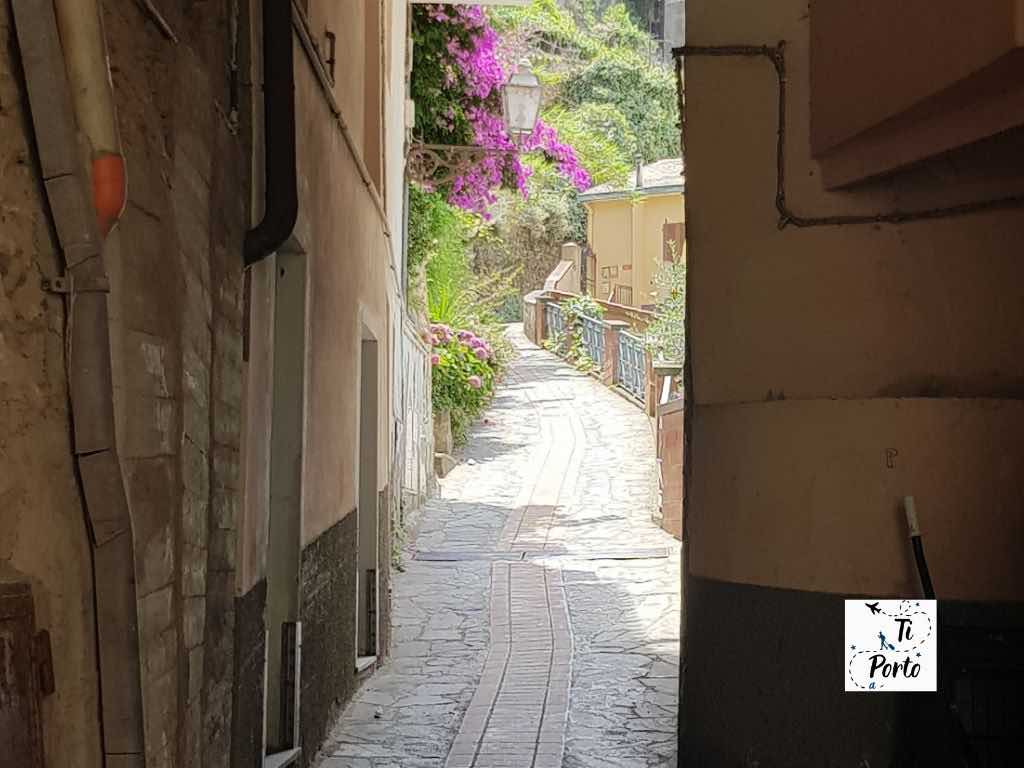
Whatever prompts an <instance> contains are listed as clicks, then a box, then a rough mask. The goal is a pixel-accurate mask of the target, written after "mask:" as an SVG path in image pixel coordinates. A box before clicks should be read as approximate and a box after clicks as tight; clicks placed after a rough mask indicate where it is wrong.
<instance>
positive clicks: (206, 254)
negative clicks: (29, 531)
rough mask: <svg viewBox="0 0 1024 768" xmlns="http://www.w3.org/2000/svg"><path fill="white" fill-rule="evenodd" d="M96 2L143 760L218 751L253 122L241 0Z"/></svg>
mask: <svg viewBox="0 0 1024 768" xmlns="http://www.w3.org/2000/svg"><path fill="white" fill-rule="evenodd" d="M159 8H160V12H161V13H162V15H163V19H164V21H166V23H167V26H168V27H169V29H170V30H171V32H172V33H173V35H174V36H175V38H176V39H171V38H170V37H169V35H168V34H167V33H166V32H164V31H162V30H161V28H160V26H159V25H158V24H157V23H156V20H155V19H154V18H152V17H150V16H148V15H147V14H146V13H145V12H144V11H143V10H141V7H140V5H139V4H138V3H133V2H129V1H128V0H109V1H108V2H106V3H105V4H104V6H103V11H104V24H105V29H106V34H107V45H108V50H109V54H110V65H111V71H112V76H113V85H114V95H115V101H116V109H117V113H118V124H119V127H120V130H121V138H122V143H123V151H124V155H125V160H126V164H127V168H128V205H127V208H126V210H125V212H124V216H123V218H122V220H121V223H120V225H119V227H118V229H117V230H115V232H114V233H113V234H112V236H111V238H110V240H109V242H108V248H107V260H108V264H109V265H110V270H111V276H112V284H113V291H112V296H111V315H112V335H113V337H114V338H113V340H112V345H113V349H114V366H115V368H114V371H115V379H114V382H115V392H116V404H117V416H118V428H119V438H121V439H120V445H121V456H122V461H123V466H124V472H125V475H126V478H127V481H128V494H129V501H130V505H131V512H132V519H133V524H134V528H135V540H136V561H137V575H138V598H139V605H140V633H141V641H142V642H141V654H142V670H143V698H144V717H145V725H146V727H145V733H146V746H147V765H149V766H151V768H152V767H156V766H164V765H166V766H170V765H176V766H177V765H181V766H200V765H202V766H221V765H223V766H226V765H228V758H229V755H230V733H231V728H230V724H231V697H232V684H233V668H234V653H233V627H234V571H235V537H236V532H235V526H236V517H237V509H238V496H239V492H240V477H239V462H238V455H239V447H240V418H241V347H242V264H241V258H240V253H241V243H242V237H243V235H244V232H245V229H246V228H247V227H248V223H249V211H248V208H249V195H248V192H247V190H248V188H249V187H248V177H249V150H248V138H247V137H248V135H249V133H248V125H247V124H245V123H242V124H239V122H238V120H239V115H242V114H244V112H240V111H237V107H238V104H239V100H240V98H242V95H243V94H242V92H241V90H240V87H239V83H238V81H237V78H236V79H235V80H234V81H233V80H232V66H233V62H234V61H236V60H237V56H238V47H237V46H238V43H237V31H236V30H237V25H238V23H239V21H240V13H241V9H240V8H239V7H238V4H230V3H229V4H217V5H215V6H207V5H195V4H191V3H187V4H186V3H162V4H160V6H159Z"/></svg>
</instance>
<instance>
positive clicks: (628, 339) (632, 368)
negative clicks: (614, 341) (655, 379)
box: [615, 331, 647, 400]
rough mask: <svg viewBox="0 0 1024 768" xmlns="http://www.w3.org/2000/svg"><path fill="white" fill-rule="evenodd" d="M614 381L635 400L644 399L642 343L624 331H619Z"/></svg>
mask: <svg viewBox="0 0 1024 768" xmlns="http://www.w3.org/2000/svg"><path fill="white" fill-rule="evenodd" d="M615 383H616V384H617V385H618V386H619V387H621V388H622V389H624V390H625V391H626V392H627V393H629V394H630V395H632V396H633V397H635V398H636V399H637V400H643V399H644V394H645V391H644V390H646V389H647V358H646V355H645V353H644V344H643V342H642V341H641V340H640V339H639V338H637V337H636V336H634V335H633V334H631V333H626V332H625V331H620V332H619V364H618V371H617V376H616V382H615Z"/></svg>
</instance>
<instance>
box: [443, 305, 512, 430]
mask: <svg viewBox="0 0 1024 768" xmlns="http://www.w3.org/2000/svg"><path fill="white" fill-rule="evenodd" d="M429 337H430V344H431V357H430V364H431V386H432V388H433V406H434V411H435V412H442V411H449V412H450V413H451V419H452V433H453V435H454V436H455V439H456V441H457V442H462V440H463V439H464V438H465V433H466V428H467V427H468V426H469V424H470V423H471V422H472V421H473V419H474V418H476V417H477V416H478V415H479V414H480V412H481V411H483V409H484V406H486V405H487V401H488V400H489V399H490V396H491V394H492V393H493V391H494V380H495V377H496V375H497V368H498V362H497V359H496V356H495V354H494V349H493V348H492V347H491V345H490V343H488V342H487V341H486V340H485V339H482V338H480V337H479V336H477V335H476V334H475V333H473V332H472V331H469V330H459V331H456V330H453V329H452V328H451V327H450V326H447V325H444V324H443V323H433V324H432V325H431V326H430V331H429Z"/></svg>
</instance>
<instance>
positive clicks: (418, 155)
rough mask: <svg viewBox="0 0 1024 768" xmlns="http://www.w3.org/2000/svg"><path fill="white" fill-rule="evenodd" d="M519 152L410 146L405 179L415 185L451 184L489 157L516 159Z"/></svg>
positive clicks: (443, 145)
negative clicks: (512, 157)
mask: <svg viewBox="0 0 1024 768" xmlns="http://www.w3.org/2000/svg"><path fill="white" fill-rule="evenodd" d="M518 152H519V150H518V149H491V148H485V147H469V146H462V145H458V144H422V143H420V142H414V143H412V144H411V145H410V146H409V153H408V156H407V158H406V175H407V176H408V177H409V178H410V179H411V180H413V181H418V182H420V183H424V182H429V183H431V184H434V185H440V184H448V183H450V182H451V181H452V180H453V179H454V178H455V177H456V176H461V175H463V174H465V173H468V172H469V171H471V170H472V169H473V168H474V167H476V166H477V165H479V164H480V163H481V162H482V161H484V160H486V159H487V158H488V157H492V156H494V155H514V154H517V153H518Z"/></svg>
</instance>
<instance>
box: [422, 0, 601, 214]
mask: <svg viewBox="0 0 1024 768" xmlns="http://www.w3.org/2000/svg"><path fill="white" fill-rule="evenodd" d="M413 21H414V30H415V35H416V40H417V47H416V50H417V52H418V53H419V58H418V60H417V62H416V66H417V67H419V68H420V69H419V70H418V71H417V69H415V68H414V71H413V97H414V98H415V99H416V102H417V127H419V128H423V129H425V131H429V133H430V135H431V137H432V138H433V140H435V141H437V142H438V143H450V144H458V143H472V144H473V145H474V146H478V147H482V148H484V149H490V150H495V151H494V152H493V153H490V154H488V155H486V156H485V157H484V158H483V159H482V160H481V161H480V162H478V163H475V164H474V165H473V166H472V168H471V169H470V170H468V171H465V172H464V173H461V174H460V175H457V176H456V177H455V178H454V179H453V181H452V183H451V187H450V189H448V191H447V194H448V202H450V203H452V204H453V205H456V206H458V207H460V208H463V209H464V210H467V211H472V212H473V213H478V214H481V215H483V216H484V217H487V218H489V214H488V209H489V208H490V206H491V205H493V204H494V203H495V202H496V201H497V194H496V193H497V191H498V190H499V189H501V188H503V187H506V188H515V189H518V190H519V191H520V192H521V193H522V194H523V195H524V196H525V195H526V194H527V182H528V180H529V177H530V169H529V167H528V166H526V165H524V164H523V162H522V160H521V158H520V154H519V153H520V151H527V152H538V153H540V154H541V155H542V156H543V157H545V158H546V159H547V160H548V161H549V162H552V163H554V165H555V167H556V168H557V169H558V172H559V173H560V174H561V175H562V176H564V177H565V178H566V179H568V180H569V181H570V182H571V183H572V184H574V185H575V186H576V187H577V188H579V189H586V188H587V187H588V186H589V185H590V176H589V175H588V174H587V172H586V170H584V168H583V167H582V166H581V165H580V164H579V161H578V159H577V157H576V153H575V152H574V151H573V149H572V147H570V146H569V145H568V144H565V143H563V142H561V141H559V139H558V134H557V132H556V131H555V129H554V128H552V127H551V126H549V125H547V124H545V123H544V122H543V121H538V122H537V125H536V127H535V129H534V131H533V133H532V134H530V135H529V136H527V137H525V138H524V139H523V140H522V141H521V142H520V144H519V145H518V146H517V145H516V143H515V142H514V141H512V139H511V137H509V135H508V133H507V132H506V130H505V125H504V120H503V118H502V105H501V87H502V85H503V84H504V83H505V82H506V80H507V78H508V73H507V72H506V67H505V66H503V65H502V60H501V39H500V37H499V35H498V33H497V32H496V31H495V30H494V28H493V27H491V25H490V23H489V21H488V20H487V15H486V13H485V12H484V10H483V9H482V8H480V7H479V6H466V5H459V6H445V5H440V4H439V5H426V6H422V10H419V11H416V12H414V17H413Z"/></svg>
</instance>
